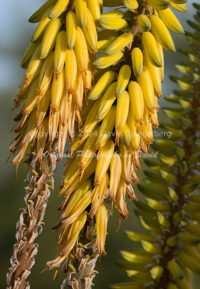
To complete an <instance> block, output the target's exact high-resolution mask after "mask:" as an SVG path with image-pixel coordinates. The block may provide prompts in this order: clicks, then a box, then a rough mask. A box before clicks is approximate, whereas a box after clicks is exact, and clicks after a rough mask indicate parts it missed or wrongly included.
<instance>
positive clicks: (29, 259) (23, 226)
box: [7, 154, 56, 289]
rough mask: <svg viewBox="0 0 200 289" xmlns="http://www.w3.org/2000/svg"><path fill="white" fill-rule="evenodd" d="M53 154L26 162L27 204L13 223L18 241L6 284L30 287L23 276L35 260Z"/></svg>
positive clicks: (14, 288) (17, 288)
mask: <svg viewBox="0 0 200 289" xmlns="http://www.w3.org/2000/svg"><path fill="white" fill-rule="evenodd" d="M55 165H56V158H55V155H54V154H52V155H51V156H49V157H47V158H46V159H44V160H43V162H42V163H41V164H40V165H36V164H35V162H34V157H32V158H31V160H30V162H29V172H28V175H27V179H26V182H27V187H26V188H25V190H26V192H25V197H24V200H25V204H26V208H24V209H22V212H21V215H20V218H19V221H18V222H17V225H16V239H17V242H16V243H15V245H14V248H13V255H12V257H11V267H10V269H9V272H8V274H7V283H8V287H7V288H10V289H11V288H12V289H22V288H23V289H24V288H30V285H29V282H28V281H27V280H26V279H27V277H28V276H29V274H30V272H31V268H32V266H33V265H34V263H35V255H36V254H37V252H38V244H37V243H36V242H35V240H36V239H37V237H38V236H39V235H40V234H41V233H42V230H43V225H44V222H43V220H44V215H45V211H46V207H47V202H48V199H49V196H50V191H51V189H53V187H54V178H53V171H54V170H55Z"/></svg>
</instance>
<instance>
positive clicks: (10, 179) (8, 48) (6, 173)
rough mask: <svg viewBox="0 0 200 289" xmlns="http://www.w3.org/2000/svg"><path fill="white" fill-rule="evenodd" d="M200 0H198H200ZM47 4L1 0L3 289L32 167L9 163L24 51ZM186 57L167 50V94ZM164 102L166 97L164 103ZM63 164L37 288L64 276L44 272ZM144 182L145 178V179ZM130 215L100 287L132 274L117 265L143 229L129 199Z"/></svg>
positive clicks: (34, 277)
mask: <svg viewBox="0 0 200 289" xmlns="http://www.w3.org/2000/svg"><path fill="white" fill-rule="evenodd" d="M198 1H199V0H196V2H198ZM188 2H189V3H188V9H189V11H188V13H186V14H181V13H177V14H178V17H179V19H180V20H181V22H182V23H183V26H184V28H185V29H186V30H190V28H189V27H188V26H187V23H186V19H192V17H193V14H194V9H193V7H192V3H193V1H191V0H189V1H188ZM42 3H43V1H41V0H34V1H33V0H29V1H27V0H9V1H8V0H1V17H0V143H1V149H0V174H1V179H0V191H1V202H0V236H1V237H0V250H1V251H0V288H5V287H6V278H5V275H6V272H7V269H8V267H9V258H10V256H11V254H12V246H13V243H14V242H15V224H16V221H17V219H18V217H19V214H20V211H19V208H23V206H24V200H23V197H24V181H23V180H24V178H25V176H26V166H25V165H21V167H20V168H19V171H18V178H16V172H15V168H14V167H12V166H11V165H10V163H9V162H8V163H6V159H7V157H8V147H9V145H10V142H11V139H12V134H11V133H10V130H11V128H12V125H13V117H14V114H13V112H11V107H12V104H13V100H14V97H15V94H16V93H17V88H18V85H19V84H20V81H21V79H22V76H23V73H24V71H23V70H22V69H21V68H20V60H21V58H22V56H23V53H24V50H25V48H26V47H27V45H28V43H29V40H30V38H31V36H32V33H33V31H34V29H35V26H34V24H31V23H29V22H28V21H27V20H28V18H29V16H30V15H31V14H32V13H33V12H34V11H35V10H36V9H37V8H38V7H39V6H40V5H41V4H42ZM173 37H174V39H175V42H176V47H177V48H180V47H186V46H187V44H186V42H185V38H184V36H182V35H175V34H174V35H173ZM182 58H183V56H182V55H181V54H179V53H178V52H177V53H176V54H172V53H166V54H165V61H166V67H165V70H166V77H165V81H164V95H166V94H170V93H171V92H172V90H173V88H174V84H173V83H172V82H171V81H170V80H169V75H172V74H175V73H176V71H175V68H174V65H175V64H176V63H179V62H180V61H181V60H182ZM160 105H161V106H163V105H164V101H161V102H160ZM62 166H63V164H59V166H58V169H57V172H56V188H55V191H54V192H52V194H51V198H50V200H49V205H48V209H47V214H46V217H45V222H46V226H45V227H44V231H43V234H42V235H41V236H40V237H39V238H38V240H37V241H38V242H39V245H40V247H39V254H38V255H37V257H36V265H35V266H34V267H33V270H32V274H31V276H30V278H29V280H30V281H31V284H32V288H37V289H42V288H48V289H53V288H59V284H60V281H61V280H59V279H57V280H55V281H52V277H53V272H46V273H43V274H40V272H41V270H42V269H43V267H44V265H45V262H46V261H47V260H51V259H52V258H54V257H55V252H56V240H55V235H54V233H53V232H52V230H51V228H52V226H53V225H54V224H55V223H56V220H57V218H58V215H59V213H58V211H57V207H58V205H59V203H60V200H59V198H58V197H57V192H58V188H59V184H60V181H61V178H62ZM141 181H142V178H141ZM129 211H130V217H129V219H128V220H127V221H122V223H121V226H120V229H119V231H118V232H117V228H118V222H119V219H118V215H117V214H116V215H114V216H113V217H112V218H110V222H109V229H108V231H109V233H108V236H107V245H106V249H107V256H106V257H103V258H101V262H98V265H97V270H99V272H100V274H99V275H98V276H97V277H96V279H95V285H96V286H95V288H96V289H107V288H109V284H112V283H116V282H121V281H125V280H127V277H126V274H125V273H123V272H121V271H120V270H119V269H118V268H117V266H116V263H117V261H119V260H120V253H119V250H124V249H130V250H133V249H134V247H133V243H132V242H130V241H128V240H127V239H126V237H125V235H124V230H132V229H134V230H138V222H137V219H136V217H135V216H134V214H133V205H132V204H131V203H130V204H129ZM193 279H194V282H193V283H194V285H193V288H194V289H197V288H199V286H198V279H197V278H195V277H194V278H193Z"/></svg>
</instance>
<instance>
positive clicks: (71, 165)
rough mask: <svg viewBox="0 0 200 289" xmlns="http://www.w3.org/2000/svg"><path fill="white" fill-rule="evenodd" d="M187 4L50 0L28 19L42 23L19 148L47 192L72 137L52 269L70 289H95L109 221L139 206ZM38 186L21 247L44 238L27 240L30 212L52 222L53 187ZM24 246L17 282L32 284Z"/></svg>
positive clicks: (22, 98)
mask: <svg viewBox="0 0 200 289" xmlns="http://www.w3.org/2000/svg"><path fill="white" fill-rule="evenodd" d="M186 2H187V1H186V0H173V1H167V0H161V1H157V0H147V1H142V0H140V1H136V0H117V1H113V0H105V1H101V0H86V1H85V0H58V1H56V0H48V1H47V2H46V3H45V4H44V5H43V6H42V7H40V8H39V10H38V11H36V12H35V13H34V14H33V15H32V16H31V17H30V19H29V21H30V22H33V23H37V22H38V26H37V28H36V31H35V33H34V35H33V37H32V41H31V44H30V46H29V47H28V49H27V51H26V53H25V56H24V58H23V61H22V67H24V68H27V71H26V73H25V76H24V78H23V81H22V84H21V86H20V90H19V93H18V95H17V97H16V100H15V104H14V108H18V107H20V109H19V112H18V113H17V116H16V117H15V121H16V122H17V123H19V125H18V127H16V128H15V133H16V136H15V142H14V144H13V145H12V146H11V148H10V151H11V152H12V153H15V154H16V156H15V158H14V159H13V161H12V163H13V164H16V165H17V167H18V165H19V164H20V163H21V161H22V160H24V158H25V157H26V156H28V160H27V162H28V164H29V166H30V170H31V173H32V175H33V179H34V180H35V182H36V183H37V182H38V181H39V182H40V181H41V180H44V185H46V186H45V188H46V191H47V189H48V188H50V186H48V182H49V178H50V181H51V183H52V181H53V175H52V174H53V172H52V171H54V169H55V164H56V159H58V160H61V159H62V158H63V156H65V155H64V151H65V144H66V141H67V138H68V140H69V143H70V150H69V152H68V154H66V156H67V157H69V158H68V159H67V161H66V170H65V173H64V176H65V177H64V181H63V185H62V187H61V191H60V193H59V195H62V194H63V195H64V201H63V203H62V205H61V206H60V210H61V211H62V215H61V217H60V219H59V221H58V223H57V224H56V225H55V227H54V229H55V230H58V229H59V230H60V234H59V237H58V245H59V249H58V254H57V257H56V259H55V260H53V261H50V262H48V263H47V265H46V269H48V270H50V269H54V268H55V269H56V271H58V269H59V268H60V266H61V265H62V268H63V271H64V273H67V274H66V276H67V279H66V280H65V281H64V283H63V286H64V285H65V283H66V282H67V283H68V284H70V286H71V287H72V288H79V287H80V288H90V286H91V281H92V278H93V277H94V275H95V271H94V270H93V269H94V266H95V262H96V260H97V258H98V255H99V254H105V240H106V234H107V222H108V216H109V215H110V214H112V210H113V208H114V207H115V206H116V207H117V209H118V211H119V213H120V216H121V217H123V218H127V216H128V210H127V206H126V195H127V196H128V197H129V199H131V200H135V199H136V196H135V193H134V190H133V187H132V184H133V183H137V182H138V177H137V170H138V169H139V168H140V153H141V151H143V152H148V150H149V145H150V144H151V143H152V141H153V133H152V127H157V126H158V120H157V111H158V103H157V102H158V97H160V96H161V94H162V81H163V78H164V55H163V48H164V49H165V50H168V51H172V52H175V45H174V42H173V39H172V37H171V34H170V32H169V30H168V28H169V29H170V30H172V31H173V32H175V33H183V32H184V31H183V28H182V26H181V24H180V23H179V21H178V19H177V17H176V16H175V14H174V13H173V12H172V10H171V8H173V9H175V10H178V11H180V12H185V11H187V7H186V5H185V3H186ZM105 7H109V8H110V10H111V11H109V12H105V11H104V9H105ZM34 176H35V177H36V178H34ZM31 179H32V178H30V177H29V178H28V182H29V184H28V185H27V187H26V188H27V198H26V203H27V209H26V210H25V213H24V214H25V216H26V218H24V220H25V221H26V222H25V223H23V222H22V224H24V228H26V229H25V230H21V233H22V234H18V235H19V239H18V240H17V241H18V243H19V244H20V242H21V240H23V242H25V243H29V244H31V245H30V246H32V247H31V248H32V249H33V248H34V246H35V245H34V240H35V238H36V237H37V235H38V234H35V235H34V236H33V237H32V238H30V236H31V235H30V234H23V233H24V232H26V231H28V232H29V229H30V228H31V229H30V230H36V231H37V232H38V228H40V227H41V226H40V225H41V224H40V225H39V226H35V227H34V226H32V225H33V222H32V215H31V214H32V212H34V216H38V218H39V216H42V217H44V213H45V208H46V206H45V205H46V202H47V199H48V198H44V199H42V198H41V202H42V201H43V202H44V204H45V205H44V206H43V211H42V212H43V213H42V214H41V215H38V214H37V212H38V196H40V195H42V192H43V189H44V188H43V187H42V186H41V187H40V186H37V190H35V189H34V188H35V187H34V185H33V186H31ZM32 192H33V195H32ZM30 194H31V197H32V196H33V197H34V199H29V198H28V196H29V195H30ZM48 195H49V194H48ZM30 204H32V211H30V210H29V205H30ZM34 210H36V211H34ZM23 216H24V215H23ZM21 219H22V218H21ZM41 221H42V219H41V218H40V222H41ZM35 222H36V224H38V223H37V218H36V220H35ZM18 230H19V229H18ZM15 248H16V250H15V251H14V257H13V258H14V259H12V268H11V269H10V273H9V274H8V283H9V285H10V288H12V286H13V288H18V287H17V286H19V284H21V285H20V286H21V287H19V288H23V287H27V286H29V284H28V282H27V283H26V282H25V279H26V277H27V276H28V274H29V273H30V269H31V266H29V263H26V262H25V259H26V254H25V253H26V252H25V251H24V250H25V249H23V248H25V247H24V246H22V247H21V249H23V250H18V248H20V247H19V246H15ZM34 252H36V251H34ZM22 256H23V257H22ZM33 263H34V262H32V263H31V264H33ZM15 265H16V266H15ZM17 268H18V269H17ZM16 272H20V274H16ZM22 280H23V282H22Z"/></svg>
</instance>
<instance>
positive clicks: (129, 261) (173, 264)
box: [112, 4, 200, 289]
mask: <svg viewBox="0 0 200 289" xmlns="http://www.w3.org/2000/svg"><path fill="white" fill-rule="evenodd" d="M194 7H195V8H196V9H197V13H196V15H195V16H194V19H195V20H196V21H195V22H193V21H188V24H189V25H190V26H191V27H192V28H193V29H194V30H195V31H193V32H192V33H191V32H190V33H186V37H187V41H188V44H189V48H188V49H181V50H180V52H181V53H183V54H184V55H187V56H188V59H187V61H184V62H182V63H181V64H180V65H177V66H176V68H177V70H178V71H179V72H180V73H181V76H176V77H171V79H172V80H173V81H174V82H175V83H176V84H177V85H178V87H179V89H177V90H175V91H174V94H172V95H170V96H168V97H165V99H166V101H167V102H168V103H169V104H170V105H169V107H167V108H163V112H164V113H165V114H166V116H167V118H166V121H165V122H164V123H161V126H162V127H163V129H164V130H165V133H167V134H168V136H169V135H171V138H170V139H167V138H166V139H159V138H158V139H156V140H155V142H154V144H153V149H154V150H155V151H156V152H158V160H157V161H152V160H147V161H146V165H147V170H145V171H144V175H145V177H144V183H145V184H139V185H138V189H139V191H140V192H141V193H142V195H143V197H144V200H142V201H138V202H136V208H135V213H136V215H137V216H138V218H139V220H140V222H141V224H142V226H143V227H144V228H145V229H146V233H138V232H131V231H129V232H126V235H127V237H128V238H129V239H130V240H132V241H134V242H138V243H139V245H140V248H139V249H136V250H134V251H131V252H128V251H122V252H121V254H122V257H123V259H124V261H122V262H120V264H119V265H120V267H121V268H122V269H123V270H125V271H126V272H127V274H128V276H129V277H130V279H131V281H130V282H127V283H121V284H120V283H119V284H115V285H113V286H112V288H115V289H142V288H151V289H160V288H163V289H189V288H192V285H191V278H190V274H191V272H193V273H196V274H200V252H199V244H200V224H199V222H200V214H199V209H200V191H199V129H200V117H199V112H200V56H199V48H200V43H199V41H198V40H197V39H199V38H198V35H199V31H200V25H199V24H200V18H199V16H200V5H199V4H194Z"/></svg>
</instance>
